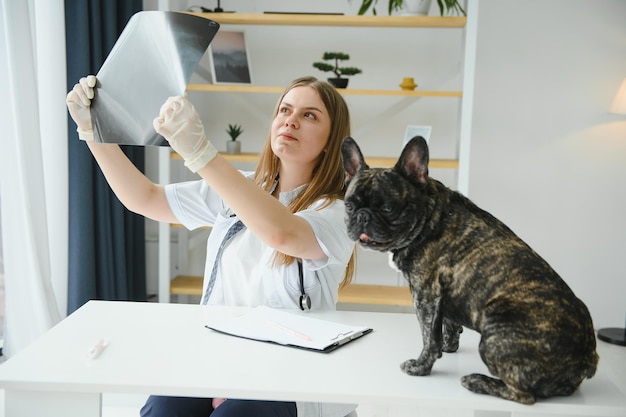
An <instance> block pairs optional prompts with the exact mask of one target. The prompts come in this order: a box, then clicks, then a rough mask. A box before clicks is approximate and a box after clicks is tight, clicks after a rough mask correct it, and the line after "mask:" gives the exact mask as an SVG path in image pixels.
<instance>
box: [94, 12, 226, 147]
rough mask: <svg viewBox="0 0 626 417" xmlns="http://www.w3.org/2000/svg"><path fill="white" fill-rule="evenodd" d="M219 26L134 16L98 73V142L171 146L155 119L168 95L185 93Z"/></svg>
mask: <svg viewBox="0 0 626 417" xmlns="http://www.w3.org/2000/svg"><path fill="white" fill-rule="evenodd" d="M219 27H220V26H219V24H218V23H216V22H214V21H212V20H209V19H204V18H202V17H199V16H194V15H190V14H186V13H179V12H161V11H144V12H139V13H136V14H135V15H133V16H132V17H131V19H130V20H129V21H128V24H127V25H126V27H125V28H124V30H123V31H122V34H121V35H120V37H119V39H118V40H117V42H115V45H114V46H113V49H112V50H111V52H110V53H109V56H108V57H107V59H106V60H105V61H104V64H102V67H101V68H100V71H98V74H97V78H98V84H97V88H96V92H95V98H94V100H93V101H92V106H91V118H92V121H93V126H94V136H95V138H94V140H95V141H96V142H99V143H117V144H122V145H141V146H145V145H152V146H163V145H167V141H165V139H164V138H163V137H162V136H161V135H159V134H158V133H156V132H155V131H154V128H153V127H152V121H153V120H154V118H155V117H157V116H158V115H159V110H160V108H161V105H162V104H163V103H165V101H166V100H167V98H168V97H171V96H182V95H183V94H184V93H185V88H186V86H187V83H189V80H190V79H191V75H192V74H193V72H194V71H195V69H196V66H197V65H198V63H199V62H200V59H201V58H202V56H203V55H204V53H205V51H206V50H207V48H208V47H209V43H211V40H212V39H213V37H214V36H215V34H216V33H217V31H218V29H219Z"/></svg>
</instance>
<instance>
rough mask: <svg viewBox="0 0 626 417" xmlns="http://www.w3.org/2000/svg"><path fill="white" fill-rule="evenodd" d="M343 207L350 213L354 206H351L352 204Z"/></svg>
mask: <svg viewBox="0 0 626 417" xmlns="http://www.w3.org/2000/svg"><path fill="white" fill-rule="evenodd" d="M345 207H346V210H347V211H352V210H353V209H354V206H353V205H352V203H348V202H346V203H345Z"/></svg>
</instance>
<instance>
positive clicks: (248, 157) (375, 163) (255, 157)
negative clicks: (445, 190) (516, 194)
mask: <svg viewBox="0 0 626 417" xmlns="http://www.w3.org/2000/svg"><path fill="white" fill-rule="evenodd" d="M220 155H222V156H223V157H224V158H226V159H227V160H228V161H230V162H251V163H257V162H258V161H259V154H257V153H251V152H245V153H240V154H237V155H233V154H229V153H224V152H220ZM171 158H172V159H181V157H180V155H179V154H177V153H176V152H172V154H171ZM365 162H367V164H368V165H369V166H372V167H390V166H393V165H395V164H396V162H398V157H397V156H395V157H387V156H366V157H365ZM428 167H429V168H444V169H457V168H458V167H459V160H458V159H431V160H430V162H429V163H428Z"/></svg>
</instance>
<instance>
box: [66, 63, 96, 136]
mask: <svg viewBox="0 0 626 417" xmlns="http://www.w3.org/2000/svg"><path fill="white" fill-rule="evenodd" d="M95 86H96V76H95V75H88V76H87V77H83V78H81V79H80V80H79V81H78V83H77V84H75V85H74V88H73V89H72V91H70V92H69V93H68V94H67V97H66V98H65V103H66V104H67V109H68V110H69V112H70V116H72V119H73V120H74V123H76V126H78V129H76V131H77V132H78V137H79V138H80V140H84V141H89V142H93V125H92V123H91V99H92V98H93V96H94V93H93V88H94V87H95Z"/></svg>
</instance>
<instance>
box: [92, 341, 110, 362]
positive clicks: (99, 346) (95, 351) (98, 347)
mask: <svg viewBox="0 0 626 417" xmlns="http://www.w3.org/2000/svg"><path fill="white" fill-rule="evenodd" d="M108 344H109V342H108V341H107V340H106V338H104V337H103V338H101V339H100V340H98V343H96V344H95V345H94V346H93V347H92V348H91V349H89V352H87V358H88V359H96V358H97V357H98V356H100V354H101V353H102V351H103V350H104V348H105V347H107V345H108Z"/></svg>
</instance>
